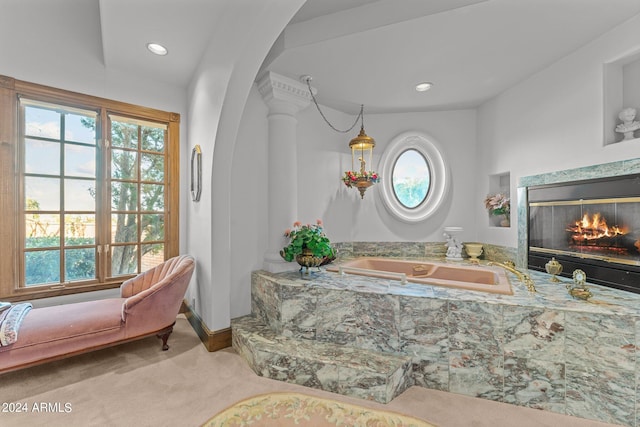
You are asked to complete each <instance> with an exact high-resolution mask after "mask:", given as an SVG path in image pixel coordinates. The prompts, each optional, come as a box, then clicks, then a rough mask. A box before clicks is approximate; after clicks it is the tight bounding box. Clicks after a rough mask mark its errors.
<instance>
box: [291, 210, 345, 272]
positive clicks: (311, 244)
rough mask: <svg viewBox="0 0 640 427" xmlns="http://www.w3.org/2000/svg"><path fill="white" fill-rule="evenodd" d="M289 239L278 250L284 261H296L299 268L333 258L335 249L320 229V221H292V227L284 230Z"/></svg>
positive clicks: (317, 264)
mask: <svg viewBox="0 0 640 427" xmlns="http://www.w3.org/2000/svg"><path fill="white" fill-rule="evenodd" d="M284 235H285V236H286V237H288V238H289V239H290V241H289V244H288V245H287V246H286V247H284V248H283V249H282V250H281V251H280V256H281V257H282V258H284V259H285V260H286V261H289V262H291V261H294V260H295V261H296V262H297V263H298V264H300V270H302V269H303V268H305V267H306V269H307V273H308V272H309V267H319V266H321V265H324V264H328V263H330V262H331V261H333V260H334V259H335V250H334V249H333V246H331V242H330V241H329V238H328V237H327V235H326V234H325V233H324V230H323V229H322V221H321V220H317V221H316V223H315V224H307V225H302V223H301V222H300V221H296V222H294V223H293V228H292V229H288V230H286V231H285V232H284Z"/></svg>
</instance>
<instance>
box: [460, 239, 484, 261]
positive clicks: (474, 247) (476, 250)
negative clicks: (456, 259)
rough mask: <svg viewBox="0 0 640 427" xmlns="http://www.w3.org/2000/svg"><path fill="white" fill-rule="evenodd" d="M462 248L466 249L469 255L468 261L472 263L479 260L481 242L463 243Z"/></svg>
mask: <svg viewBox="0 0 640 427" xmlns="http://www.w3.org/2000/svg"><path fill="white" fill-rule="evenodd" d="M464 249H465V250H466V251H467V255H469V256H470V257H471V259H470V260H469V261H471V262H472V263H474V264H477V263H479V262H480V260H479V259H478V257H479V256H480V255H482V243H465V244H464Z"/></svg>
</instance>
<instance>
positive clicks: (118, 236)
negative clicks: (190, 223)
mask: <svg viewBox="0 0 640 427" xmlns="http://www.w3.org/2000/svg"><path fill="white" fill-rule="evenodd" d="M0 77H1V76H0ZM7 79H8V78H5V79H4V80H3V79H2V78H0V119H1V118H4V117H10V116H11V115H14V114H15V117H16V118H17V120H16V121H15V122H14V123H17V125H15V126H16V128H15V129H12V130H11V131H8V130H7V129H6V128H5V125H4V124H0V127H1V129H0V142H1V143H2V145H0V166H5V165H6V166H9V167H8V168H6V170H5V168H2V171H1V172H0V184H5V183H13V188H9V191H7V192H6V194H5V192H2V193H0V202H3V201H9V199H11V201H12V202H13V204H12V206H8V207H0V210H2V212H0V214H3V215H4V214H12V217H13V218H14V220H12V221H3V222H2V225H0V237H2V238H4V237H10V238H11V240H12V241H13V242H14V244H12V245H10V247H11V249H12V252H11V253H9V251H8V250H7V248H4V249H0V258H1V257H2V256H11V257H12V258H13V261H14V264H13V265H15V266H17V268H11V269H7V270H6V271H5V269H3V270H2V272H1V273H0V279H1V282H0V297H3V298H6V297H8V298H12V297H13V298H14V299H20V297H21V296H29V297H34V296H36V297H37V296H47V295H53V294H65V293H73V292H78V291H85V290H93V289H100V288H104V287H112V286H117V285H119V284H120V283H121V282H122V281H123V280H125V279H126V278H128V277H131V276H133V275H135V274H137V273H139V272H142V271H145V270H147V269H149V268H151V267H153V266H155V265H157V264H159V263H161V262H162V261H164V260H165V259H166V258H169V257H171V256H174V255H177V254H178V245H177V241H178V226H177V225H178V222H177V221H178V217H177V211H178V204H177V203H178V199H177V196H178V186H177V182H178V179H179V176H178V175H179V167H178V163H177V162H178V159H177V157H178V131H179V128H178V127H179V115H177V114H175V113H165V112H162V111H157V110H152V109H148V108H142V107H136V106H132V105H129V104H123V103H119V102H116V101H109V100H104V99H100V98H95V97H89V96H85V95H80V94H75V93H69V92H64V91H58V90H56V89H52V88H47V87H43V86H39V85H33V84H30V83H25V82H19V81H14V80H13V79H10V80H7ZM7 81H9V82H10V83H13V85H9V86H10V87H7ZM0 123H1V122H0ZM4 123H6V122H4ZM12 176H13V177H12ZM15 177H17V179H16V178H15ZM172 207H173V209H171V208H172ZM0 264H3V266H4V265H8V264H6V263H3V262H2V261H0Z"/></svg>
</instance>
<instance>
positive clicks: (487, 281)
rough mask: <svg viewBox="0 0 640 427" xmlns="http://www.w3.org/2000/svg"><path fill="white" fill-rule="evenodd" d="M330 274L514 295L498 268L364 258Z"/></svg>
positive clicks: (341, 265) (332, 268)
mask: <svg viewBox="0 0 640 427" xmlns="http://www.w3.org/2000/svg"><path fill="white" fill-rule="evenodd" d="M327 271H334V272H339V273H341V274H357V275H362V276H371V277H379V278H383V279H395V280H400V281H401V282H403V283H404V282H411V283H421V284H424V285H433V286H445V287H448V288H458V289H467V290H472V291H481V292H488V293H494V294H504V295H513V291H512V289H511V283H509V279H508V277H507V275H506V273H505V272H504V270H502V269H500V268H497V267H485V266H476V265H468V264H451V263H445V262H434V261H420V260H402V259H393V258H368V257H365V258H357V259H354V260H351V261H346V262H343V263H340V264H339V265H330V266H327Z"/></svg>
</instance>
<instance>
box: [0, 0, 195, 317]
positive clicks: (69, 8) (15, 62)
mask: <svg viewBox="0 0 640 427" xmlns="http://www.w3.org/2000/svg"><path fill="white" fill-rule="evenodd" d="M38 8H39V13H30V14H28V15H27V16H21V15H20V12H21V11H22V10H23V8H11V7H10V5H3V9H2V11H3V12H0V74H1V75H5V76H9V77H13V78H15V79H18V80H24V81H28V82H32V83H38V84H42V85H46V86H52V87H55V88H59V89H64V90H69V91H73V92H79V93H83V94H87V95H92V96H98V97H101V98H107V99H112V100H116V101H122V102H128V103H131V104H135V105H141V106H145V107H150V108H156V109H159V110H164V111H170V112H175V113H178V114H180V116H181V121H182V125H181V126H180V141H181V144H182V145H181V154H180V155H181V168H180V169H181V174H180V176H181V178H180V180H181V182H182V183H183V184H182V185H181V190H180V212H181V213H183V212H184V209H185V206H186V199H187V197H188V194H187V193H188V191H187V190H186V188H187V187H186V184H185V182H187V181H186V179H187V178H186V177H187V175H186V172H187V170H188V169H187V162H186V160H185V159H187V158H188V157H187V151H186V141H187V133H186V129H187V128H186V126H185V125H184V124H185V123H186V121H187V108H186V107H187V94H186V91H185V90H184V89H183V88H180V87H178V86H174V85H171V84H167V83H165V82H159V81H157V80H154V79H153V76H145V77H144V78H139V77H136V76H133V75H131V74H128V73H124V72H121V71H118V70H112V69H107V68H106V67H105V65H104V63H103V62H102V55H101V52H102V45H101V41H100V34H99V28H100V19H99V15H98V3H97V2H74V3H70V4H65V3H60V4H59V3H57V2H39V4H38ZM5 20H11V21H12V22H16V21H22V22H24V23H26V24H25V25H27V27H28V26H37V27H39V29H40V30H41V31H42V32H40V31H37V32H34V33H31V32H29V31H28V30H25V31H23V32H21V33H20V34H19V35H18V34H16V33H15V32H12V31H14V30H12V29H13V28H15V27H14V26H13V25H8V23H7V21H5ZM1 24H7V25H1ZM60 26H62V27H65V26H68V27H77V26H81V27H83V28H84V29H83V30H82V31H81V33H82V34H94V35H95V37H75V36H74V35H75V34H76V33H75V32H64V31H59V28H60ZM46 33H52V34H56V37H57V39H56V40H59V43H60V46H64V48H62V47H60V48H55V49H53V48H52V47H51V46H50V45H49V44H47V41H46V40H42V39H41V38H40V36H41V34H46ZM30 36H32V37H33V39H32V38H30ZM186 229H187V228H186V221H185V220H184V218H183V217H181V218H180V249H181V251H182V252H184V250H185V247H186V243H185V242H186V234H187V233H186ZM115 294H117V290H109V291H104V292H87V293H82V294H78V295H76V296H65V297H58V298H53V299H50V300H42V301H38V302H37V303H36V305H37V306H45V305H53V304H63V303H69V302H75V301H81V300H82V301H85V300H91V299H98V298H103V297H105V296H113V295H115Z"/></svg>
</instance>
